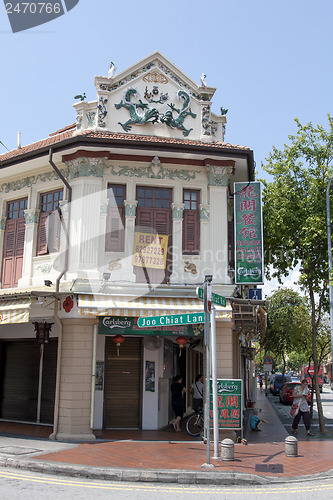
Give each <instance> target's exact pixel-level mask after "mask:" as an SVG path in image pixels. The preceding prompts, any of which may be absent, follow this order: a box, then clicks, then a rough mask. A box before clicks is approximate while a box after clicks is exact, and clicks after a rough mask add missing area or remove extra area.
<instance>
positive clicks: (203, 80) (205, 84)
mask: <svg viewBox="0 0 333 500" xmlns="http://www.w3.org/2000/svg"><path fill="white" fill-rule="evenodd" d="M206 77H207V75H205V74H204V73H201V76H200V82H201V86H202V87H207V83H206V80H205V78H206Z"/></svg>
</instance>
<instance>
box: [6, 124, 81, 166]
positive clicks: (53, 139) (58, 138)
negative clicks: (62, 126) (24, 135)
mask: <svg viewBox="0 0 333 500" xmlns="http://www.w3.org/2000/svg"><path fill="white" fill-rule="evenodd" d="M73 131H74V128H72V129H70V130H66V131H65V132H62V133H59V134H57V135H55V134H51V135H50V136H49V137H48V138H47V139H42V140H41V141H37V142H33V143H32V144H28V145H27V146H23V147H21V148H17V149H13V150H12V151H8V153H5V154H3V155H0V162H3V161H5V160H9V159H11V158H16V157H17V158H18V157H20V156H22V155H25V154H27V153H33V152H35V151H37V150H38V149H42V148H45V147H47V146H52V145H53V144H58V143H59V142H62V141H64V140H65V139H69V138H70V137H72V136H73Z"/></svg>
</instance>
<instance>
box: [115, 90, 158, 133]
mask: <svg viewBox="0 0 333 500" xmlns="http://www.w3.org/2000/svg"><path fill="white" fill-rule="evenodd" d="M137 94H138V91H137V90H136V89H133V88H130V89H128V90H127V91H126V92H125V95H124V99H122V100H121V101H120V102H119V103H118V104H115V105H114V106H115V108H116V109H120V108H125V109H127V110H128V112H129V114H130V118H129V119H128V120H127V122H125V123H120V122H118V124H119V125H120V126H121V127H122V128H123V129H124V130H125V132H129V131H130V130H131V129H132V125H134V124H135V125H144V124H146V123H149V122H150V123H156V122H157V121H158V116H159V113H158V111H157V109H156V108H150V107H149V106H148V104H146V103H144V102H142V101H141V99H139V102H138V103H135V102H131V99H132V97H135V96H137Z"/></svg>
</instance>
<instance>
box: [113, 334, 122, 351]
mask: <svg viewBox="0 0 333 500" xmlns="http://www.w3.org/2000/svg"><path fill="white" fill-rule="evenodd" d="M112 340H113V342H114V343H115V344H116V346H117V356H119V347H120V346H121V344H123V343H124V342H125V337H123V336H122V335H116V336H115V337H113V339H112Z"/></svg>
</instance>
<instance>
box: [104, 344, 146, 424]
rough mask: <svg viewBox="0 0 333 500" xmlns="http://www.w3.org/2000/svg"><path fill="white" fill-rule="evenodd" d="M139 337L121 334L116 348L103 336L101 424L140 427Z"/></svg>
mask: <svg viewBox="0 0 333 500" xmlns="http://www.w3.org/2000/svg"><path fill="white" fill-rule="evenodd" d="M141 385H142V384H141V338H133V337H125V342H124V343H123V344H122V345H121V346H120V348H119V356H118V355H117V346H116V345H115V343H114V342H113V339H112V337H107V339H106V374H105V405H104V428H106V429H139V428H140V427H141Z"/></svg>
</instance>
